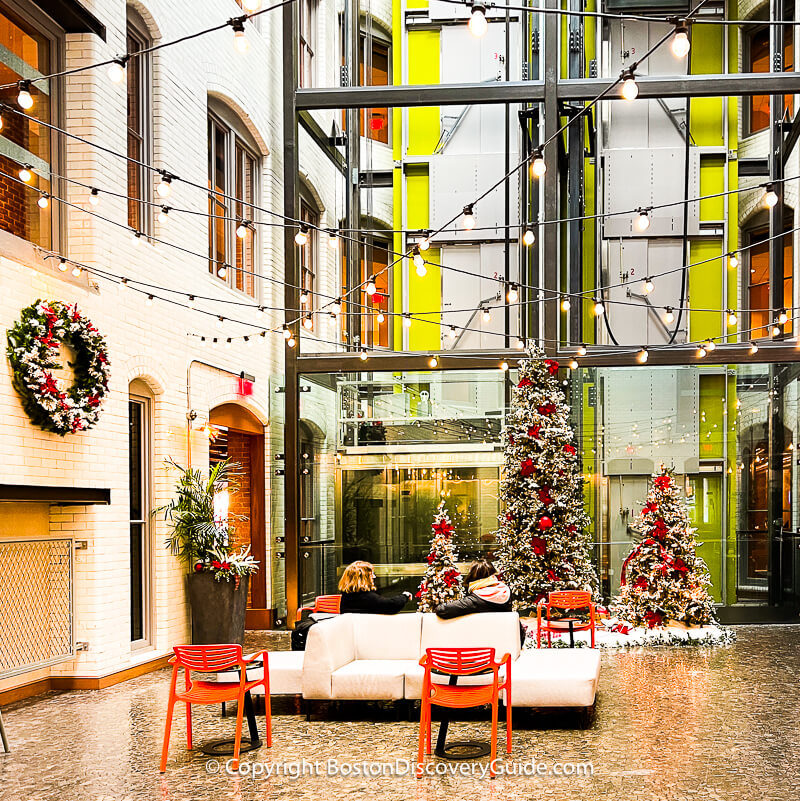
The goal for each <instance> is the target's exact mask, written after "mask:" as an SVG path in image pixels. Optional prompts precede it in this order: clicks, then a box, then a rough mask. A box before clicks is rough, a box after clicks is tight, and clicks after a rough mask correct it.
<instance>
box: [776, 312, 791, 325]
mask: <svg viewBox="0 0 800 801" xmlns="http://www.w3.org/2000/svg"><path fill="white" fill-rule="evenodd" d="M788 321H789V315H788V314H787V313H786V309H781V310H780V312H779V313H778V324H779V325H786V323H787V322H788Z"/></svg>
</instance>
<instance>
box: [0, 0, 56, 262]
mask: <svg viewBox="0 0 800 801" xmlns="http://www.w3.org/2000/svg"><path fill="white" fill-rule="evenodd" d="M0 11H2V12H3V13H4V14H6V15H8V16H9V17H11V18H12V20H15V21H17V24H19V25H20V27H22V28H23V29H24V28H26V27H27V28H32V29H33V30H34V31H35V32H36V33H38V34H39V35H40V36H43V37H44V38H45V39H46V40H47V42H48V48H47V50H48V65H49V69H50V71H51V72H59V71H61V70H63V69H64V65H65V63H66V56H65V51H66V31H65V30H64V29H63V28H62V27H61V26H60V25H58V23H57V22H56V21H55V20H53V19H52V18H51V17H50V16H48V15H47V14H46V13H45V12H44V11H42V9H41V8H40V7H39V6H38V5H36V4H35V3H33V2H31V0H0ZM63 83H64V82H63V81H60V80H55V81H49V87H48V88H49V92H48V95H47V96H48V97H49V107H50V117H49V121H50V123H51V124H52V125H54V126H56V127H59V128H65V127H66V109H65V103H64V96H65V92H64V87H63ZM54 133H55V132H51V135H50V142H49V151H50V153H49V162H48V168H49V172H50V188H49V192H50V194H51V195H53V196H54V197H64V196H65V186H66V184H65V181H64V179H62V178H58V177H55V176H56V175H60V174H63V172H64V167H65V164H66V143H65V142H64V141H62V140H64V138H65V137H63V136H55V135H54ZM1 135H2V134H1V133H0V136H1ZM54 174H55V175H54ZM47 211H48V212H49V215H50V245H49V246H48V248H47V249H49V250H54V251H61V252H64V251H65V250H66V247H67V219H66V214H65V213H64V211H63V209H62V208H61V204H60V203H50V205H49V206H48V209H47ZM0 233H2V234H7V235H8V236H13V237H15V238H16V239H18V240H20V241H22V242H26V243H28V244H30V245H33V246H34V247H41V246H42V245H41V242H33V241H32V240H30V239H28V238H26V237H21V236H17V235H16V234H13V233H12V232H10V231H5V230H3V231H0Z"/></svg>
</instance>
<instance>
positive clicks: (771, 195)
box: [764, 184, 778, 209]
mask: <svg viewBox="0 0 800 801" xmlns="http://www.w3.org/2000/svg"><path fill="white" fill-rule="evenodd" d="M777 203H778V191H777V187H776V186H775V184H767V185H766V186H765V187H764V205H765V206H766V207H767V208H769V209H771V208H774V207H775V206H776V205H777Z"/></svg>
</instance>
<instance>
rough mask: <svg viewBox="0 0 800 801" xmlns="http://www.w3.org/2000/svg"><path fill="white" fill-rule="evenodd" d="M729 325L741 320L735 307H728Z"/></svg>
mask: <svg viewBox="0 0 800 801" xmlns="http://www.w3.org/2000/svg"><path fill="white" fill-rule="evenodd" d="M727 315H728V325H736V323H738V322H739V318H738V317H737V316H736V312H735V311H733V309H728V311H727Z"/></svg>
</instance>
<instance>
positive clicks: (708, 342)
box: [705, 339, 717, 353]
mask: <svg viewBox="0 0 800 801" xmlns="http://www.w3.org/2000/svg"><path fill="white" fill-rule="evenodd" d="M716 347H717V343H716V342H714V340H713V339H707V340H706V342H705V349H706V350H707V351H708V352H709V353H711V351H712V350H716Z"/></svg>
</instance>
